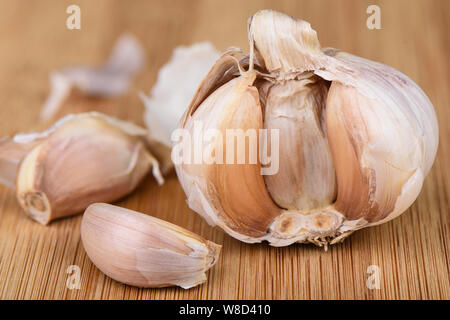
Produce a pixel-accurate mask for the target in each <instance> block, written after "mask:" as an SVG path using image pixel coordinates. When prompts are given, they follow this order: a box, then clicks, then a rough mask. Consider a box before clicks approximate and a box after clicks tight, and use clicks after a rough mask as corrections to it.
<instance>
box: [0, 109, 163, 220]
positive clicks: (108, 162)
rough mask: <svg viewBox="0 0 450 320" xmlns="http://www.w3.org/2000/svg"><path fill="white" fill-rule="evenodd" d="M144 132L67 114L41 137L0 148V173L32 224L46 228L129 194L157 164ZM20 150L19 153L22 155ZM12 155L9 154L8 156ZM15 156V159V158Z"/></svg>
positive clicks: (101, 118) (101, 117)
mask: <svg viewBox="0 0 450 320" xmlns="http://www.w3.org/2000/svg"><path fill="white" fill-rule="evenodd" d="M147 134H148V133H147V130H145V129H143V128H141V127H138V126H136V125H134V124H132V123H129V122H125V121H121V120H118V119H115V118H111V117H108V116H105V115H103V114H100V113H96V112H91V113H85V114H78V115H69V116H66V117H64V118H63V119H61V120H60V121H58V122H57V123H56V124H55V125H54V126H53V127H52V128H50V129H49V130H47V131H45V132H42V133H31V134H19V135H16V136H15V137H14V138H13V139H11V140H8V144H7V145H6V144H5V145H0V153H1V154H2V155H3V156H2V157H3V158H8V157H9V158H10V159H12V163H14V162H13V161H16V160H17V159H18V158H19V159H18V160H17V163H18V165H17V167H16V170H15V171H13V170H12V167H11V165H10V164H11V161H10V162H6V161H3V162H0V173H1V174H2V175H3V174H4V173H5V176H6V177H7V179H9V180H10V181H11V180H12V179H11V176H14V175H15V178H14V180H15V183H14V184H10V186H14V187H15V189H16V190H15V191H16V195H17V198H18V200H19V203H20V205H21V206H22V208H23V209H24V211H25V213H26V214H28V215H29V216H30V217H31V218H32V219H34V220H35V221H37V222H39V223H41V224H48V223H50V222H51V221H52V220H54V219H58V218H62V217H66V216H69V215H73V214H76V213H79V212H81V211H83V210H84V209H86V207H87V206H88V205H90V204H91V203H93V202H98V201H103V202H111V201H115V200H118V199H120V198H122V197H124V196H125V195H127V194H129V193H130V192H131V191H133V190H134V189H135V188H136V186H137V185H138V184H139V183H140V182H141V181H142V179H143V178H144V177H145V176H146V175H147V173H148V171H149V170H152V172H153V175H154V176H155V178H156V179H157V180H158V182H159V183H163V177H162V175H161V172H160V170H159V163H158V161H157V159H156V158H155V157H154V156H153V155H152V153H151V152H150V150H149V149H148V144H147V137H148V135H147ZM24 149H25V150H26V151H22V150H24ZM12 150H15V152H12ZM17 155H20V157H18V156H17Z"/></svg>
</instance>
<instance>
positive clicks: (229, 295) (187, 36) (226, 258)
mask: <svg viewBox="0 0 450 320" xmlns="http://www.w3.org/2000/svg"><path fill="white" fill-rule="evenodd" d="M70 4H78V5H79V6H80V7H81V30H68V29H67V28H66V25H65V22H66V18H67V16H68V15H67V14H66V12H65V11H66V8H67V6H68V5H70ZM370 4H378V5H379V6H380V8H381V25H382V29H381V30H369V29H368V28H367V27H366V19H367V17H368V14H367V13H366V8H367V7H368V5H370ZM263 8H273V9H277V10H280V11H283V12H285V13H289V14H291V15H294V16H297V17H300V18H303V19H305V20H307V21H309V22H310V23H311V24H312V26H313V28H315V29H316V30H317V32H318V35H319V39H320V41H321V44H322V46H331V47H337V48H340V49H342V50H344V51H348V52H351V53H353V54H356V55H360V56H362V57H365V58H369V59H373V60H377V61H380V62H383V63H386V64H388V65H391V66H393V67H395V68H397V69H399V70H400V71H402V72H403V73H405V74H407V75H408V76H409V77H411V78H412V79H413V80H414V81H416V82H417V83H418V84H419V86H421V87H422V88H423V90H424V91H425V92H426V93H427V95H428V96H429V97H430V99H431V101H432V102H433V104H434V106H435V108H436V112H437V115H438V119H439V125H440V145H439V150H438V154H437V158H436V162H435V164H434V167H433V169H432V170H431V172H430V174H429V175H428V177H427V179H426V180H425V183H424V186H423V189H422V192H421V194H420V196H419V198H418V199H417V201H416V202H415V203H414V204H413V205H412V207H411V208H410V209H409V210H408V211H407V212H405V213H404V214H403V215H402V216H400V217H399V218H397V219H395V220H394V221H392V222H389V223H386V224H383V225H381V226H377V227H372V228H368V229H364V230H361V231H358V232H356V233H355V234H354V235H352V236H351V237H350V238H348V239H347V240H346V241H345V242H344V243H343V244H340V245H335V246H333V247H331V248H330V250H328V252H325V251H324V250H323V249H320V248H317V247H314V246H313V245H292V246H290V247H285V248H273V247H270V246H269V245H267V244H265V243H263V244H256V245H250V244H245V243H241V242H239V241H238V240H235V239H233V238H231V237H230V236H228V235H227V234H225V233H224V232H222V231H221V230H220V229H218V228H211V227H210V226H208V225H207V224H206V222H204V221H203V220H202V219H201V218H200V217H199V216H198V215H197V214H196V213H195V212H193V211H191V210H190V209H189V208H188V207H187V205H186V202H185V195H184V193H183V190H182V189H181V187H180V185H179V183H178V181H177V178H176V175H175V174H174V173H172V174H171V175H170V176H169V177H168V179H167V183H166V184H165V185H163V186H162V187H159V186H158V185H157V183H156V182H155V181H154V179H152V177H148V179H146V180H145V181H144V183H143V184H142V185H141V186H139V188H138V189H137V190H136V192H134V193H133V194H132V195H130V196H128V197H126V198H125V199H123V200H121V201H119V202H118V203H117V204H118V205H120V206H124V207H127V208H130V209H133V210H138V211H141V212H144V213H147V214H151V215H154V216H156V217H158V218H162V219H165V220H167V221H170V222H173V223H176V224H178V225H180V226H182V227H185V228H187V229H189V230H191V231H194V232H196V233H199V234H201V235H202V236H204V237H206V238H207V239H210V240H212V241H215V242H216V243H219V244H222V245H223V251H222V254H221V256H220V260H219V261H218V263H217V265H216V266H215V267H214V268H212V269H211V270H210V272H209V274H208V282H207V283H205V284H203V285H200V286H198V287H195V288H193V289H190V290H183V289H180V288H163V289H139V288H134V287H130V286H127V285H123V284H121V283H118V282H116V281H114V280H112V279H110V278H108V277H106V276H105V275H104V274H102V272H100V271H99V270H98V269H97V268H96V267H95V266H94V265H93V264H92V263H91V261H90V260H89V258H88V257H87V256H86V253H85V251H84V249H83V245H82V243H81V240H80V221H81V216H76V217H73V218H68V219H64V220H60V221H56V222H54V223H52V224H51V225H50V226H41V225H39V224H37V223H34V222H33V221H31V220H30V219H28V218H27V217H26V216H25V215H24V214H23V213H22V212H21V209H20V207H19V205H18V203H17V201H16V198H15V195H14V192H13V191H11V190H9V189H7V188H4V187H0V259H1V260H0V298H1V299H449V298H450V279H449V210H450V203H449V201H450V171H449V164H450V126H449V125H448V123H449V121H450V109H449V106H450V91H449V86H450V59H449V52H450V34H449V26H448V25H449V23H450V1H447V0H442V1H437V0H436V1H425V0H424V1H413V0H404V1H400V0H396V1H375V0H372V1H360V0H355V1H350V0H349V1H347V0H344V1H325V0H321V1H300V0H295V1H279V0H277V1H256V0H255V1H242V0H227V1H212V0H210V1H207V0H205V1H197V0H186V1H180V0H171V1H167V0H162V1H106V0H105V1H99V0H96V1H79V0H71V1H56V0H55V1H48V0H45V1H24V0H22V1H13V0H1V1H0V136H3V135H11V134H13V133H17V132H24V131H25V132H27V131H30V130H39V129H43V128H46V127H47V126H49V125H50V123H41V122H39V120H38V119H39V118H38V115H39V111H40V107H41V105H42V103H43V101H44V100H45V98H46V96H47V94H48V91H49V82H48V75H49V72H50V71H52V70H54V69H57V68H59V67H62V66H67V65H71V64H77V63H83V64H90V65H95V64H99V63H101V62H102V61H104V59H105V58H106V57H107V55H108V53H109V50H110V48H111V47H112V45H113V43H114V41H115V40H116V39H117V37H118V36H119V35H120V34H121V33H122V32H124V31H129V32H132V33H134V34H135V35H136V36H137V37H138V38H139V40H140V41H141V42H142V44H143V46H144V47H145V50H146V52H147V65H146V68H145V70H144V71H143V72H142V73H141V74H140V75H139V76H138V77H137V79H136V80H135V81H134V83H133V87H132V89H131V90H130V92H129V94H127V95H125V96H123V97H119V98H114V99H92V98H86V97H83V96H82V95H81V94H79V93H76V92H74V93H73V94H72V95H71V96H70V98H69V99H68V100H67V101H66V103H65V104H64V108H63V109H64V110H63V111H62V112H60V114H59V115H58V117H59V116H62V115H64V114H66V113H69V112H81V111H87V110H98V111H102V112H106V113H109V114H112V115H115V116H117V117H120V118H122V119H128V120H133V121H135V122H137V123H139V124H143V120H142V114H143V106H142V104H141V102H140V100H139V98H138V93H139V92H140V91H144V92H148V91H149V90H150V88H151V87H152V86H153V84H154V83H155V80H156V76H157V72H158V69H159V68H160V67H161V66H162V65H163V64H164V63H165V62H167V60H168V59H169V58H170V55H171V53H172V50H173V49H174V47H176V46H178V45H186V44H192V43H194V42H198V41H203V40H211V41H212V42H213V44H214V45H215V46H216V47H217V48H219V49H220V50H224V49H226V48H227V47H228V46H232V45H233V46H240V47H242V48H244V50H248V44H247V33H246V20H247V18H248V17H249V16H251V15H252V14H253V13H254V12H256V11H257V10H259V9H263ZM174 89H176V88H174ZM399 152H401V150H399ZM70 265H77V266H79V267H80V269H81V288H80V289H78V290H77V289H75V290H69V289H68V288H67V286H66V281H67V279H68V277H69V274H68V273H67V268H68V267H69V266H70ZM370 265H377V266H379V267H380V271H381V274H380V275H381V286H380V289H378V290H377V289H373V290H371V289H368V288H367V286H366V281H367V278H368V277H369V274H368V273H367V268H368V267H369V266H370Z"/></svg>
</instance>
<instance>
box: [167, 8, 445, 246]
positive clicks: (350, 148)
mask: <svg viewBox="0 0 450 320" xmlns="http://www.w3.org/2000/svg"><path fill="white" fill-rule="evenodd" d="M248 32H249V41H250V55H244V54H242V52H241V50H240V49H237V48H231V49H229V50H227V51H226V52H225V53H223V54H222V56H221V57H220V58H219V59H218V61H217V62H216V64H215V65H214V66H213V67H212V69H211V70H210V72H209V73H208V75H207V76H206V77H205V79H204V80H203V82H202V83H201V85H200V87H199V88H198V90H197V92H196V94H195V96H194V97H193V99H192V101H191V103H190V105H189V107H188V109H187V111H186V112H185V115H184V117H183V118H182V119H181V121H180V128H181V129H186V130H187V131H188V132H189V133H190V136H191V137H192V136H194V127H195V123H196V122H201V123H203V125H204V127H205V130H206V129H216V130H219V131H220V132H222V133H223V134H224V135H225V133H226V130H227V129H243V130H244V131H246V130H248V129H255V130H259V129H278V130H279V139H280V140H279V147H278V148H276V149H275V150H276V151H277V152H278V154H279V170H278V171H277V172H276V173H275V174H273V175H264V176H263V175H261V168H262V167H263V166H262V164H261V162H260V161H258V162H257V163H253V164H251V163H245V164H219V163H212V164H206V163H202V164H192V163H188V162H182V163H177V164H176V170H177V174H178V177H179V179H180V182H181V184H182V186H183V189H184V191H185V192H186V195H187V197H188V204H189V206H190V207H191V208H192V209H193V210H194V211H196V212H198V213H199V214H200V215H202V216H203V217H204V218H205V219H206V220H207V221H208V222H209V223H210V224H211V225H218V226H220V227H221V228H223V229H224V230H225V231H226V232H227V233H229V234H230V235H232V236H233V237H235V238H237V239H240V240H242V241H245V242H250V243H253V242H260V241H263V240H267V241H269V242H270V244H271V245H274V246H285V245H289V244H291V243H294V242H312V243H315V244H317V245H320V246H325V247H326V246H327V245H328V244H330V243H336V242H338V241H340V240H342V239H344V238H345V237H346V236H347V235H349V234H351V233H352V232H353V231H355V230H358V229H361V228H363V227H368V226H373V225H377V224H380V223H384V222H386V221H389V220H391V219H393V218H395V217H397V216H398V215H400V214H401V213H403V212H404V211H405V210H406V209H407V208H408V207H409V206H410V205H411V204H412V203H413V202H414V200H415V199H416V198H417V196H418V195H419V192H420V190H421V187H422V183H423V180H424V178H425V176H426V175H427V173H428V172H429V170H430V168H431V166H432V164H433V161H434V158H435V155H436V150H437V146H438V125H437V119H436V115H435V112H434V109H433V106H432V104H431V102H430V101H429V99H428V98H427V96H426V95H425V94H424V93H423V91H422V90H421V89H420V88H419V87H418V86H417V85H416V84H415V83H414V82H413V81H412V80H411V79H409V78H408V77H407V76H405V75H404V74H402V73H400V72H399V71H397V70H395V69H393V68H390V67H388V66H385V65H383V64H380V63H377V62H373V61H369V60H366V59H363V58H359V57H356V56H353V55H350V54H348V53H345V52H341V51H338V50H336V49H330V48H327V49H323V48H321V47H320V44H319V41H318V39H317V35H316V32H315V31H314V30H313V29H311V27H310V25H309V23H307V22H305V21H302V20H299V19H295V18H293V17H290V16H287V15H285V14H282V13H279V12H275V11H271V10H263V11H259V12H257V13H256V14H255V15H254V16H253V17H252V18H250V19H249V26H248ZM258 132H259V131H258ZM258 136H259V134H258ZM217 146H218V147H219V148H216V149H215V150H222V147H223V145H222V144H221V142H216V147H217ZM207 147H210V145H209V146H205V147H204V148H207ZM192 148H194V146H192ZM246 148H247V149H246V154H248V153H249V152H250V151H249V147H248V146H247V145H246ZM261 148H262V146H261V145H260V144H259V143H258V150H259V151H261ZM269 149H270V148H269ZM174 150H175V148H174ZM185 150H186V149H185ZM188 151H189V153H194V152H195V150H188ZM202 151H205V149H203V150H202ZM226 152H229V150H226V151H224V153H226ZM181 158H182V157H181Z"/></svg>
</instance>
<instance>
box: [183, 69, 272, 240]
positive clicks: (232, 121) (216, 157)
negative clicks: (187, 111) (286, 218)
mask: <svg viewBox="0 0 450 320" xmlns="http://www.w3.org/2000/svg"><path fill="white" fill-rule="evenodd" d="M254 79H255V74H254V73H247V74H244V75H242V76H240V77H237V78H235V79H233V80H231V81H229V82H228V83H226V84H225V85H223V86H221V87H220V88H219V89H217V90H216V91H214V93H212V94H211V95H210V96H209V97H208V98H206V100H204V101H203V102H202V103H201V105H200V106H199V107H198V109H197V111H196V112H195V113H194V114H193V116H192V117H189V118H188V120H187V124H186V126H185V127H184V129H186V130H188V131H189V133H190V135H191V136H192V137H193V138H194V139H196V126H197V125H200V126H202V130H203V132H205V133H206V132H208V130H216V132H218V133H219V134H220V136H218V135H214V136H213V137H212V139H211V141H210V142H205V143H204V144H203V148H202V149H201V150H200V153H201V157H202V158H199V159H196V155H195V153H196V150H195V148H196V145H195V144H189V143H188V145H189V147H190V148H191V149H189V150H190V154H191V157H192V158H191V161H190V162H191V163H190V164H189V163H183V164H181V167H180V168H179V169H178V170H177V173H178V177H179V179H180V182H181V184H182V185H183V187H184V190H185V191H186V193H187V196H188V203H189V205H190V206H191V208H197V210H198V212H199V213H200V214H202V215H203V216H204V217H205V219H207V220H210V219H213V222H211V223H215V224H216V223H218V224H219V225H220V226H221V227H223V228H225V229H227V230H228V231H229V232H231V233H234V232H236V233H239V234H242V235H243V236H244V237H247V238H249V239H250V238H255V237H260V236H263V235H264V234H265V233H266V230H267V228H268V227H269V225H270V223H271V221H272V220H273V219H274V218H275V217H276V216H277V215H278V214H279V211H280V209H279V208H278V207H277V206H276V205H275V204H274V203H273V202H272V200H271V199H270V196H269V194H268V193H267V190H266V187H265V184H264V179H263V176H262V175H261V163H260V161H259V159H258V156H257V155H258V151H257V150H258V148H259V131H258V130H259V129H262V126H263V123H262V122H263V119H262V113H261V106H260V103H259V98H258V91H257V89H256V88H255V87H254V86H252V84H253V81H254ZM227 129H240V130H242V132H243V133H246V132H250V134H249V136H248V139H249V141H250V140H251V141H252V142H251V143H249V144H251V146H249V147H248V148H246V150H245V155H244V154H243V155H244V156H245V159H246V161H245V163H242V164H240V163H239V160H238V152H241V151H242V149H238V146H239V142H238V140H240V139H239V138H237V137H235V136H232V135H229V132H227ZM249 129H250V130H249ZM247 130H249V131H247ZM228 139H230V140H231V139H235V143H234V144H235V148H234V149H231V148H228V149H227V148H224V147H223V146H222V143H223V142H224V141H225V140H227V142H226V143H228ZM184 142H186V141H184ZM197 142H198V140H197ZM222 151H223V152H222ZM174 152H175V153H176V152H177V150H176V149H174ZM205 155H207V156H209V155H211V159H210V160H211V164H205V163H204V160H205V161H209V160H207V159H206V158H205ZM249 155H251V156H252V157H253V158H251V157H250V156H249ZM186 156H187V154H183V157H184V160H187V157H186ZM196 161H199V163H196ZM204 200H206V201H204ZM208 202H209V205H208V204H207V203H208ZM216 214H217V215H218V216H216Z"/></svg>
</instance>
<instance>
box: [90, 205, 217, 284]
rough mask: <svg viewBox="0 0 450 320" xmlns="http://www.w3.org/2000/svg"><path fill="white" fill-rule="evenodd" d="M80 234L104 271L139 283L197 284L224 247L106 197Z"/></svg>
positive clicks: (109, 274)
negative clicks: (114, 202) (109, 202)
mask: <svg viewBox="0 0 450 320" xmlns="http://www.w3.org/2000/svg"><path fill="white" fill-rule="evenodd" d="M81 239H82V241H83V246H84V249H85V250H86V252H87V254H88V256H89V258H90V259H91V261H92V262H93V263H94V264H95V265H96V266H97V267H98V268H99V269H100V270H101V271H102V272H103V273H105V274H106V275H108V276H109V277H111V278H112V279H114V280H116V281H119V282H122V283H126V284H129V285H133V286H137V287H167V286H180V287H182V288H184V289H188V288H191V287H194V286H197V285H199V284H201V283H203V282H205V281H206V280H207V277H206V271H207V270H208V269H210V268H211V267H212V266H213V265H214V264H215V263H216V262H217V260H218V257H219V253H220V249H221V246H220V245H217V244H215V243H213V242H211V241H208V240H206V239H204V238H202V237H200V236H198V235H196V234H194V233H192V232H190V231H188V230H186V229H183V228H181V227H179V226H176V225H174V224H171V223H169V222H166V221H163V220H161V219H157V218H154V217H151V216H148V215H145V214H142V213H139V212H136V211H132V210H128V209H124V208H120V207H117V206H113V205H109V204H104V203H96V204H92V205H90V206H89V207H88V208H87V209H86V211H85V213H84V215H83V220H82V223H81Z"/></svg>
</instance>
